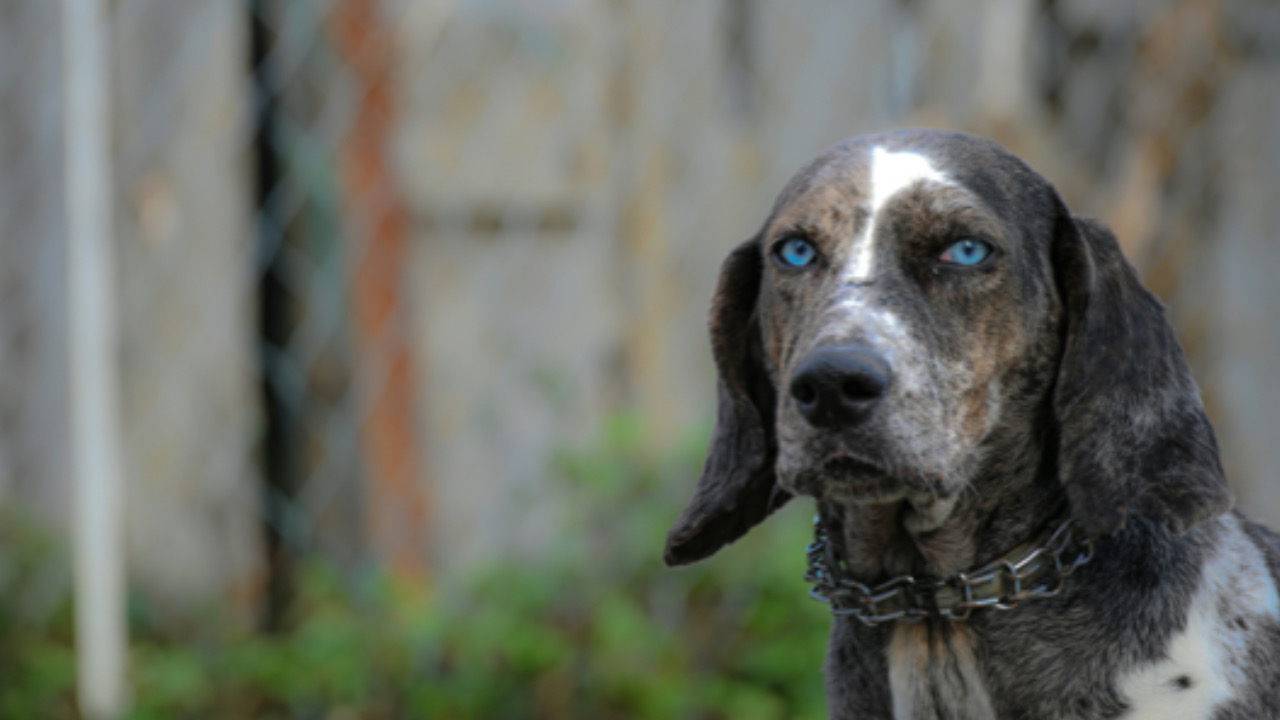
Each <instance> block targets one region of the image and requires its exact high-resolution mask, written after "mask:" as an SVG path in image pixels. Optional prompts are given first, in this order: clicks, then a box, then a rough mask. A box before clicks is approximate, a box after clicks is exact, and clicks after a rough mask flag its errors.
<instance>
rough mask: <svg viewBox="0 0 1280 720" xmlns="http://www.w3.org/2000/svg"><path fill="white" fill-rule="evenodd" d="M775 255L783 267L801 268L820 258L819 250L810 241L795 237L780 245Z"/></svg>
mask: <svg viewBox="0 0 1280 720" xmlns="http://www.w3.org/2000/svg"><path fill="white" fill-rule="evenodd" d="M774 255H775V256H777V258H778V259H779V260H781V261H782V264H783V265H786V266H788V267H794V268H801V267H804V266H806V265H808V264H809V263H812V262H813V260H814V258H816V257H818V250H817V248H815V247H814V246H813V245H812V244H811V243H810V242H809V241H808V240H803V239H801V238H797V237H793V238H788V239H786V240H783V241H782V242H781V243H778V247H777V249H776V250H774Z"/></svg>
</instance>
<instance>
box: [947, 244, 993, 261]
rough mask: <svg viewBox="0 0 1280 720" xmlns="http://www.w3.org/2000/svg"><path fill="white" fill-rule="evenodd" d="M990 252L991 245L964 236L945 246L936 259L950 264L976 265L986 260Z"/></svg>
mask: <svg viewBox="0 0 1280 720" xmlns="http://www.w3.org/2000/svg"><path fill="white" fill-rule="evenodd" d="M990 254H991V245H989V244H987V243H985V242H983V241H981V240H974V239H973V238H965V239H964V240H961V241H960V242H958V243H956V244H955V245H952V246H951V247H949V248H947V250H946V252H944V253H942V257H940V258H938V259H939V260H941V261H942V262H944V263H951V264H952V265H977V264H978V263H980V262H982V261H983V260H986V259H987V256H988V255H990Z"/></svg>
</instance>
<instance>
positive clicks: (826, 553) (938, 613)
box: [804, 515, 1093, 626]
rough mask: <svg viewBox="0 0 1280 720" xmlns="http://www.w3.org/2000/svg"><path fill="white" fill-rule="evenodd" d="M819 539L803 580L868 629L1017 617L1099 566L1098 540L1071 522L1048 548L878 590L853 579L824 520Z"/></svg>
mask: <svg viewBox="0 0 1280 720" xmlns="http://www.w3.org/2000/svg"><path fill="white" fill-rule="evenodd" d="M813 534H814V541H813V543H811V544H810V545H809V547H808V548H807V549H806V551H805V552H806V554H807V555H808V559H809V569H808V570H807V571H806V572H805V574H804V579H805V582H808V583H810V584H812V585H813V588H812V589H810V590H809V596H810V597H812V598H813V599H815V600H818V601H820V602H824V603H827V604H828V605H830V606H831V612H832V614H833V615H835V616H837V617H845V616H852V617H855V618H857V619H858V620H860V621H862V623H863V624H865V625H868V626H875V625H879V624H882V623H888V622H895V621H902V622H907V623H913V622H919V621H920V620H924V619H925V618H935V619H941V620H946V621H949V622H963V621H966V620H968V619H969V616H970V615H971V614H972V613H973V611H974V610H981V609H983V608H995V609H997V610H1012V609H1013V608H1015V607H1017V606H1018V604H1019V603H1021V602H1022V601H1023V600H1031V599H1034V598H1041V597H1053V596H1054V595H1057V594H1059V593H1060V592H1062V585H1063V581H1064V579H1065V578H1066V577H1067V576H1069V575H1070V574H1071V573H1072V572H1074V571H1075V569H1076V568H1078V567H1080V566H1081V565H1084V564H1085V563H1087V562H1089V561H1090V560H1092V559H1093V539H1092V538H1088V537H1083V536H1082V535H1081V534H1080V532H1079V531H1078V529H1077V528H1076V527H1075V523H1074V522H1072V520H1071V519H1069V518H1068V519H1067V520H1065V521H1063V522H1062V523H1060V524H1059V525H1057V527H1056V528H1055V529H1054V530H1053V531H1052V533H1049V534H1048V537H1047V538H1045V539H1043V541H1042V542H1040V543H1038V544H1035V545H1033V544H1032V543H1031V542H1027V543H1024V544H1022V545H1020V546H1018V547H1017V548H1015V549H1014V550H1013V551H1012V552H1010V553H1008V554H1007V555H1005V556H1004V557H1002V558H1000V559H997V560H994V561H992V562H990V563H987V564H986V565H983V566H982V567H980V568H978V569H976V570H971V571H969V572H962V573H958V574H957V575H955V576H954V577H951V578H947V579H945V580H944V579H939V578H930V577H924V576H921V577H915V576H913V575H898V576H896V577H893V578H890V579H889V580H886V581H885V582H883V583H880V584H879V585H875V586H874V587H872V586H867V585H864V584H862V583H860V582H858V581H857V580H854V579H853V578H851V577H849V576H848V574H847V571H846V570H845V568H844V566H843V565H842V564H841V562H840V560H839V559H838V558H837V557H836V553H835V547H834V545H833V544H832V543H831V540H830V538H829V537H828V536H827V531H826V528H825V527H823V525H822V520H821V517H820V516H818V515H815V516H814V518H813ZM1042 537H1043V536H1042Z"/></svg>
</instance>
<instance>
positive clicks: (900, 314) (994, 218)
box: [666, 131, 1230, 564]
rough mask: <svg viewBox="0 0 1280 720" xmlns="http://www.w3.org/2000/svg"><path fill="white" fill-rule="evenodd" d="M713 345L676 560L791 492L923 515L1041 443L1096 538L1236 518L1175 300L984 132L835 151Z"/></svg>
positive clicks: (705, 548)
mask: <svg viewBox="0 0 1280 720" xmlns="http://www.w3.org/2000/svg"><path fill="white" fill-rule="evenodd" d="M711 338H712V350H713V354H714V356H715V360H716V365H717V368H718V370H719V374H720V383H719V410H718V413H717V419H716V429H715V432H714V434H713V437H712V442H711V447H710V449H709V452H708V456H707V462H706V467H705V470H704V472H703V476H702V479H701V480H700V481H699V484H698V487H697V490H696V492H695V496H694V498H693V500H692V502H691V503H690V504H689V506H688V507H687V508H686V509H685V512H684V513H683V515H682V516H681V517H680V519H679V520H678V521H677V522H676V525H675V526H674V527H673V528H672V530H671V533H670V535H669V537H668V544H667V553H666V558H667V561H668V562H669V563H672V564H681V563H686V562H692V561H694V560H698V559H701V558H703V557H705V556H707V555H710V554H711V553H713V552H715V551H716V550H717V549H718V548H719V547H721V546H722V545H724V544H725V543H727V542H731V541H732V540H734V539H736V538H737V537H739V536H740V535H742V534H743V533H744V532H746V531H747V530H748V529H749V528H750V527H752V526H753V525H755V524H756V523H758V522H759V521H760V520H762V519H763V518H764V517H765V516H766V515H768V514H769V513H770V512H771V511H772V510H773V509H774V508H776V507H777V506H778V505H780V504H781V503H782V502H785V500H786V499H787V498H788V497H790V496H791V495H792V494H806V495H813V496H816V497H818V498H820V499H823V500H826V501H831V502H842V503H862V502H865V503H886V502H894V501H899V500H906V501H909V502H911V503H914V504H920V505H928V504H932V503H935V502H936V501H939V500H944V501H945V500H949V499H953V498H955V497H956V496H957V494H958V493H960V492H961V491H963V490H964V489H965V488H966V487H970V486H971V484H972V483H974V482H975V480H976V479H977V478H979V477H983V476H991V475H993V474H995V475H998V474H999V473H1000V472H1002V469H1004V468H1012V467H1016V466H1018V464H1019V463H1020V462H1025V461H1028V459H1027V458H1026V457H1023V456H1025V455H1027V454H1028V450H1029V449H1035V450H1037V451H1043V452H1046V453H1055V452H1056V453H1057V456H1056V460H1057V463H1056V464H1057V467H1058V469H1059V470H1058V472H1059V480H1060V482H1061V483H1062V485H1063V486H1064V488H1065V490H1066V494H1067V497H1068V499H1069V501H1070V504H1071V508H1072V512H1073V515H1074V516H1075V517H1076V519H1077V521H1079V522H1080V523H1081V524H1082V525H1083V526H1084V527H1085V528H1086V530H1087V531H1088V532H1090V533H1091V534H1094V535H1098V534H1105V533H1109V532H1112V531H1114V530H1116V529H1117V528H1119V527H1120V526H1121V525H1122V524H1123V522H1124V518H1125V515H1126V513H1127V511H1128V509H1129V508H1133V507H1140V508H1141V509H1142V510H1143V511H1144V512H1147V513H1149V514H1151V515H1153V516H1154V517H1158V518H1160V519H1162V520H1163V521H1165V522H1166V523H1167V524H1168V525H1169V526H1170V527H1172V528H1173V529H1175V530H1177V531H1179V532H1181V531H1183V530H1185V529H1186V528H1188V527H1190V526H1191V525H1193V524H1194V523H1196V522H1198V521H1199V520H1201V519H1204V518H1206V517H1209V516H1212V515H1215V514H1217V513H1219V512H1222V511H1223V510H1225V509H1226V508H1227V507H1228V506H1229V505H1230V492H1229V490H1228V488H1227V485H1226V481H1225V479H1224V477H1223V474H1222V470H1221V467H1220V464H1219V461H1218V455H1217V447H1216V443H1215V440H1214V436H1213V430H1212V428H1211V427H1210V425H1209V422H1208V420H1207V418H1206V416H1205V414H1204V410H1203V407H1202V405H1201V402H1200V398H1199V394H1198V391H1197V389H1196V386H1195V383H1194V382H1193V381H1192V379H1191V375H1190V372H1189V369H1188V367H1187V364H1186V361H1185V359H1184V357H1183V355H1182V351H1181V349H1180V348H1179V346H1178V344H1177V340H1176V338H1175V336H1174V333H1173V330H1172V328H1171V327H1170V326H1169V324H1168V322H1167V321H1166V319H1165V317H1164V311H1163V308H1162V306H1161V304H1160V302H1159V301H1158V300H1157V299H1156V298H1155V297H1154V296H1153V295H1152V294H1151V293H1149V292H1148V291H1147V290H1145V289H1144V288H1143V287H1142V285H1141V283H1140V282H1139V280H1138V278H1137V275H1136V273H1135V272H1134V270H1133V269H1132V267H1130V266H1129V264H1128V263H1127V262H1126V261H1125V259H1124V257H1123V255H1122V254H1121V252H1120V249H1119V247H1118V245H1117V244H1116V241H1115V238H1114V237H1113V236H1112V235H1111V234H1110V232H1108V231H1107V230H1106V228H1105V227H1103V226H1102V225H1101V224H1099V223H1097V222H1095V221H1092V220H1087V219H1083V218H1078V217H1074V216H1072V215H1071V213H1070V212H1069V211H1068V210H1067V208H1066V206H1065V205H1064V204H1063V203H1062V201H1061V200H1060V199H1059V197H1058V194H1057V193H1056V192H1055V190H1054V189H1053V187H1052V186H1051V185H1050V184H1049V183H1048V182H1046V181H1045V180H1044V179H1043V178H1041V177H1040V176H1039V175H1037V174H1036V173H1035V172H1034V171H1032V170H1031V169H1030V168H1028V167H1027V166H1026V165H1025V164H1024V163H1023V162H1022V161H1020V160H1018V159H1017V158H1016V157H1014V156H1013V155H1011V154H1010V153H1008V152H1007V151H1006V150H1004V149H1003V148H1001V147H1000V146H999V145H997V144H995V143H993V142H991V141H988V140H983V139H981V138H976V137H973V136H969V135H963V134H958V133H941V132H932V131H909V132H902V133H892V134H887V135H878V136H871V137H865V138H858V139H855V140H851V141H848V142H845V143H842V144H840V145H837V146H836V147H834V148H832V149H830V150H828V151H827V152H825V153H823V154H822V155H821V156H819V157H818V158H817V159H816V160H814V161H813V162H812V163H810V164H809V165H808V166H807V167H805V168H804V169H803V170H802V171H801V172H800V173H799V174H797V175H796V177H795V178H793V179H792V180H791V182H790V183H788V185H787V186H786V188H784V189H783V191H782V193H781V194H780V196H779V197H778V200H777V202H776V204H775V206H774V208H773V211H772V213H771V214H770V216H769V218H768V219H767V220H766V222H765V224H764V227H763V228H762V229H761V230H760V232H759V233H758V234H757V235H756V237H754V238H752V239H751V240H749V241H747V242H746V243H744V244H742V245H741V246H739V247H738V248H737V249H736V250H734V251H733V253H732V254H731V255H730V256H729V258H728V259H727V260H726V261H725V264H724V268H723V270H722V273H721V277H720V283H719V286H718V288H717V291H716V295H715V299H714V301H713V307H712V312H711ZM1029 462H1033V463H1034V462H1035V460H1034V459H1031V460H1029ZM979 490H981V489H979ZM943 504H944V505H945V503H943Z"/></svg>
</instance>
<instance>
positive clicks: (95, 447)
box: [62, 0, 128, 719]
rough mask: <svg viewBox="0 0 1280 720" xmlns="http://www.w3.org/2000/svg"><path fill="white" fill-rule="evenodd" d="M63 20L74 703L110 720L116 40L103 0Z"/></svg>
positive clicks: (116, 423) (114, 646)
mask: <svg viewBox="0 0 1280 720" xmlns="http://www.w3.org/2000/svg"><path fill="white" fill-rule="evenodd" d="M62 10H63V17H62V27H63V38H62V48H63V72H64V79H63V83H64V90H65V102H64V106H63V132H64V136H63V139H64V145H63V152H64V155H65V159H64V162H65V165H64V167H65V173H66V176H65V178H64V182H65V183H66V208H65V211H66V223H67V262H68V267H67V278H66V281H67V308H68V313H69V315H70V317H69V318H68V323H67V326H68V333H69V338H68V343H67V349H68V353H69V356H70V357H69V362H68V367H69V369H70V376H71V377H70V386H69V393H68V395H69V398H70V431H71V437H70V443H69V445H70V454H71V473H72V494H73V500H72V502H73V504H74V511H73V513H72V537H73V551H74V555H75V596H76V603H75V627H76V665H77V695H78V699H79V704H80V711H81V713H82V714H83V715H84V716H85V717H87V718H94V719H98V718H103V719H105V718H117V717H120V716H121V715H123V714H124V711H125V707H126V705H127V703H128V698H127V692H126V689H125V682H124V673H125V662H126V657H125V656H126V652H127V649H126V639H125V604H124V596H125V584H124V558H123V542H122V537H121V532H122V527H123V523H122V520H121V511H122V510H123V502H122V500H121V497H120V490H121V487H120V435H119V428H120V413H119V395H118V393H119V387H118V383H119V372H118V368H117V363H116V351H117V347H118V343H117V328H116V316H115V311H114V301H115V298H114V294H113V285H114V270H115V264H114V262H113V258H112V254H113V248H112V212H111V207H112V196H111V187H112V185H111V162H110V132H109V128H110V106H109V104H108V98H109V92H108V90H109V88H110V81H111V77H110V70H109V68H110V64H109V53H108V43H109V37H110V35H109V32H108V26H107V14H106V7H105V6H104V1H103V0H63V3H62Z"/></svg>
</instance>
